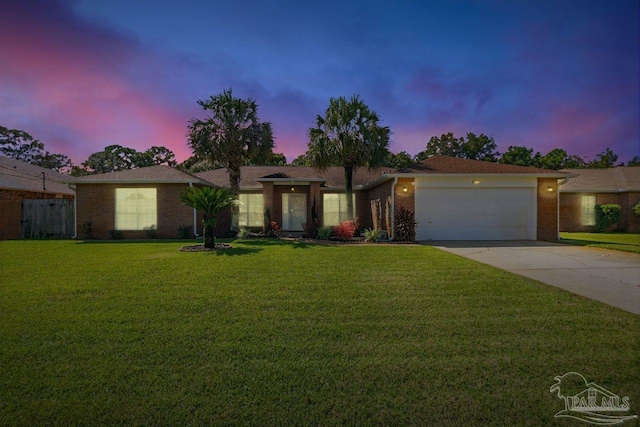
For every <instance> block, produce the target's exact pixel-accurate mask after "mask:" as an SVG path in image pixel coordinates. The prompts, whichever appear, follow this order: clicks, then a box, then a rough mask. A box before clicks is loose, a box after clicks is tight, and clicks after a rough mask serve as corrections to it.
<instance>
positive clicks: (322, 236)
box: [316, 227, 332, 240]
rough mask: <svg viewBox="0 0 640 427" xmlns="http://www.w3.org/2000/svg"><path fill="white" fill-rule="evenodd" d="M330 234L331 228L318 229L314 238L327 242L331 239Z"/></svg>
mask: <svg viewBox="0 0 640 427" xmlns="http://www.w3.org/2000/svg"><path fill="white" fill-rule="evenodd" d="M331 232H332V229H331V227H320V228H318V232H317V235H316V237H317V238H318V239H319V240H329V237H331Z"/></svg>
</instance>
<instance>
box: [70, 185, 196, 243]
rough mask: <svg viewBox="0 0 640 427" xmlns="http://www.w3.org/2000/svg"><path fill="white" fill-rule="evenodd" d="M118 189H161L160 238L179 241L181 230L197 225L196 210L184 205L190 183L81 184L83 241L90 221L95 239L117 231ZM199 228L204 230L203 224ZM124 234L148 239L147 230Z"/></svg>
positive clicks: (79, 223)
mask: <svg viewBox="0 0 640 427" xmlns="http://www.w3.org/2000/svg"><path fill="white" fill-rule="evenodd" d="M116 188H156V189H157V216H158V224H156V228H157V237H158V238H161V239H174V238H177V237H178V227H180V226H193V209H192V208H190V207H188V206H186V205H184V204H183V203H181V202H180V193H181V192H182V191H184V190H186V189H187V188H188V185H187V184H78V185H77V186H76V206H77V210H76V215H77V216H76V226H77V233H78V236H79V237H80V238H82V237H83V236H82V234H83V224H85V223H86V222H88V221H90V222H91V235H92V236H93V237H94V238H97V239H108V238H109V230H113V229H115V208H116V206H115V199H116V195H115V190H116ZM198 226H199V227H200V228H201V225H200V223H199V224H198ZM201 232H202V231H201V230H200V233H201ZM122 234H123V236H124V238H125V239H144V238H147V232H146V231H145V230H122Z"/></svg>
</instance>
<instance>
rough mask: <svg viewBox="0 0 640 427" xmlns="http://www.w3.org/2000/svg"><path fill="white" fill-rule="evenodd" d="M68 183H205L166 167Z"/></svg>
mask: <svg viewBox="0 0 640 427" xmlns="http://www.w3.org/2000/svg"><path fill="white" fill-rule="evenodd" d="M67 181H68V182H70V183H74V184H89V183H104V184H106V183H113V182H120V183H126V182H132V183H138V182H139V183H143V182H175V183H188V182H192V183H200V184H208V182H204V181H203V180H202V179H201V178H200V177H197V176H195V175H192V174H190V173H187V172H182V171H180V170H178V169H175V168H172V167H170V166H166V165H157V166H148V167H144V168H136V169H127V170H122V171H117V172H108V173H100V174H96V175H87V176H81V177H76V178H73V177H69V178H68V179H67Z"/></svg>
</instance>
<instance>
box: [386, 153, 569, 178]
mask: <svg viewBox="0 0 640 427" xmlns="http://www.w3.org/2000/svg"><path fill="white" fill-rule="evenodd" d="M397 172H398V173H420V174H422V173H426V174H432V173H438V174H442V173H445V174H466V173H477V174H480V173H482V174H485V173H487V174H494V173H501V174H536V175H539V174H542V175H545V174H550V175H563V174H562V173H558V171H554V170H549V169H541V168H533V167H528V166H516V165H507V164H502V163H495V162H487V161H484V160H469V159H461V158H458V157H449V156H433V157H429V158H427V159H424V160H423V161H422V162H420V163H417V164H414V165H411V166H409V167H408V168H403V169H398V171H397Z"/></svg>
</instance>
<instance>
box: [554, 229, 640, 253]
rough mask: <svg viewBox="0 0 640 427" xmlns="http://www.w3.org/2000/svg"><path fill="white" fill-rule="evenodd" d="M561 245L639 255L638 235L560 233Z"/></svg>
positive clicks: (639, 243) (639, 242)
mask: <svg viewBox="0 0 640 427" xmlns="http://www.w3.org/2000/svg"><path fill="white" fill-rule="evenodd" d="M560 237H561V238H562V240H561V242H562V243H569V244H572V245H580V246H591V247H594V248H604V249H615V250H618V251H625V252H634V253H640V234H637V233H636V234H632V233H560Z"/></svg>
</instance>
